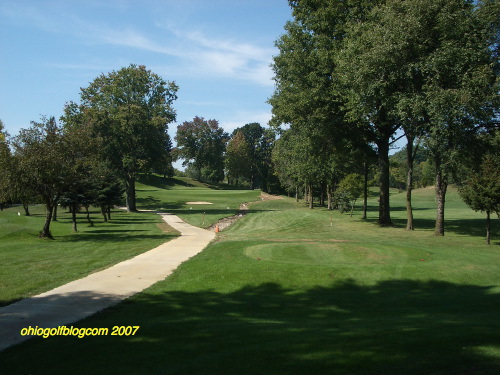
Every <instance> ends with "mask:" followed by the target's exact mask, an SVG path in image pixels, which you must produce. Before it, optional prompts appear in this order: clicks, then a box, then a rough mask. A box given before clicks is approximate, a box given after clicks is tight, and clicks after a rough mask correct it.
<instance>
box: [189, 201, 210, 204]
mask: <svg viewBox="0 0 500 375" xmlns="http://www.w3.org/2000/svg"><path fill="white" fill-rule="evenodd" d="M186 204H213V203H211V202H201V201H200V202H186Z"/></svg>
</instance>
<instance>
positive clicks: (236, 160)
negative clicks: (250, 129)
mask: <svg viewBox="0 0 500 375" xmlns="http://www.w3.org/2000/svg"><path fill="white" fill-rule="evenodd" d="M251 163H252V161H251V156H250V149H249V147H248V143H247V141H246V139H245V136H244V135H243V132H242V131H241V130H238V131H236V133H234V134H233V137H232V138H231V139H230V140H229V142H228V144H227V148H226V160H225V164H226V170H227V178H228V182H229V183H230V181H233V182H235V183H236V184H238V183H239V182H240V183H241V181H242V180H245V179H247V178H249V177H250V175H251V168H252V165H251Z"/></svg>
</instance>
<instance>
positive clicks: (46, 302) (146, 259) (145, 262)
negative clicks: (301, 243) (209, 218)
mask: <svg viewBox="0 0 500 375" xmlns="http://www.w3.org/2000/svg"><path fill="white" fill-rule="evenodd" d="M162 217H163V220H164V221H165V222H166V223H167V224H169V225H170V226H172V227H173V228H175V229H177V230H178V231H179V232H181V236H180V237H178V238H176V239H174V240H171V241H169V242H166V243H164V244H163V245H160V246H158V247H157V248H155V249H153V250H150V251H148V252H146V253H143V254H140V255H138V256H136V257H134V258H132V259H129V260H126V261H124V262H121V263H118V264H116V265H114V266H112V267H110V268H107V269H105V270H103V271H100V272H96V273H93V274H91V275H89V276H87V277H85V278H83V279H80V280H75V281H72V282H70V283H68V284H65V285H63V286H60V287H58V288H55V289H53V290H50V291H48V292H45V293H42V294H39V295H37V296H34V297H31V298H26V299H23V300H21V301H19V302H16V303H13V304H11V305H8V306H5V307H2V308H0V351H1V350H3V349H5V348H8V347H9V346H12V345H14V344H17V343H20V342H22V341H25V340H27V339H29V338H30V337H32V336H21V334H20V331H21V329H22V328H25V327H29V326H32V327H36V326H39V327H42V328H55V327H58V326H60V325H67V324H70V323H74V322H77V321H79V320H81V319H83V318H86V317H88V316H90V315H92V314H94V313H96V312H98V311H100V310H103V309H105V308H107V307H109V306H112V305H115V304H117V303H118V302H120V301H122V300H124V299H125V298H127V297H130V296H132V295H134V294H136V293H138V292H140V291H142V290H144V289H146V288H147V287H149V286H151V285H153V284H154V283H156V282H158V281H161V280H163V279H165V278H166V277H167V276H168V275H170V274H171V273H172V271H173V270H175V269H176V268H177V267H178V266H179V264H181V263H182V262H184V261H186V260H187V259H189V258H191V257H192V256H194V255H196V254H198V253H199V252H200V251H202V250H203V249H204V248H205V247H206V246H207V245H208V244H209V242H210V241H211V240H213V239H214V238H215V233H213V232H209V231H208V230H205V229H201V228H197V227H194V226H192V225H189V224H187V223H185V222H184V221H182V220H181V219H179V218H178V217H177V216H175V215H169V214H162Z"/></svg>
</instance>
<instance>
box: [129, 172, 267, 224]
mask: <svg viewBox="0 0 500 375" xmlns="http://www.w3.org/2000/svg"><path fill="white" fill-rule="evenodd" d="M141 182H144V183H141ZM259 196H260V190H219V189H218V188H217V187H214V186H210V185H207V184H202V183H200V182H198V181H194V180H192V179H190V178H186V177H176V178H171V179H163V178H161V177H158V176H156V175H152V176H143V177H142V178H141V180H140V182H139V183H138V184H137V206H138V207H139V208H143V209H153V210H160V211H167V212H171V213H174V214H175V215H178V216H179V217H181V218H182V219H183V220H184V221H186V222H187V223H189V224H191V225H195V226H198V227H202V228H208V227H209V226H211V225H212V224H214V223H216V222H217V221H218V220H220V219H221V218H224V217H227V216H231V215H234V214H235V213H236V212H237V211H238V210H239V207H240V204H241V203H245V202H253V201H256V200H258V199H259ZM197 201H202V202H210V203H212V204H209V205H208V204H207V205H197V204H187V202H197Z"/></svg>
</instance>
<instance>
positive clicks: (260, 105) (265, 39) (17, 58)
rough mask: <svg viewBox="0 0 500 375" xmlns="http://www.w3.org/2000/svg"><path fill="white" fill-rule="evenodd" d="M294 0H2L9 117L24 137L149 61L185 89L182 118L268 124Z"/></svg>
mask: <svg viewBox="0 0 500 375" xmlns="http://www.w3.org/2000/svg"><path fill="white" fill-rule="evenodd" d="M290 18H291V16H290V8H289V7H288V1H287V0H141V1H137V0H0V25H1V27H0V87H1V89H0V119H1V120H2V121H3V122H4V125H5V127H6V129H7V131H8V132H9V133H10V134H11V135H16V134H17V133H18V131H19V129H21V128H27V127H29V126H30V121H38V120H39V119H40V115H46V116H55V117H56V118H59V117H60V116H61V115H62V110H63V107H64V104H65V103H66V102H67V101H70V100H73V101H79V91H80V87H87V86H88V84H89V82H91V81H92V80H93V79H94V78H96V77H97V76H98V75H100V74H101V73H108V72H111V71H113V70H119V69H120V68H122V67H125V66H128V65H130V64H137V65H146V67H147V68H148V69H151V70H152V71H153V72H154V73H157V74H159V75H160V76H161V77H163V78H164V79H165V80H168V81H175V82H176V83H177V85H178V86H179V87H180V89H179V92H178V97H179V98H178V100H177V101H176V102H175V103H174V108H175V109H176V111H177V123H176V124H171V125H170V129H169V133H170V134H171V136H172V139H173V137H174V135H175V130H176V125H177V124H179V123H182V122H183V121H190V120H192V119H193V117H194V116H201V117H205V118H207V119H216V120H218V121H219V123H220V124H221V126H223V127H224V129H225V130H226V131H229V132H230V131H232V130H233V129H235V128H236V127H240V126H243V125H245V124H246V123H251V122H259V123H260V124H261V125H263V126H264V125H266V124H267V121H269V119H270V118H271V107H270V106H269V105H268V104H267V103H266V100H267V99H268V98H269V97H270V96H271V95H272V93H273V90H274V84H273V81H272V76H273V73H272V70H271V68H270V67H269V64H271V62H272V56H273V55H276V54H277V49H276V48H275V47H274V41H275V40H276V39H277V38H278V37H279V36H280V35H281V34H282V33H283V32H284V29H283V26H284V25H285V22H286V21H287V20H288V19H290Z"/></svg>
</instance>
